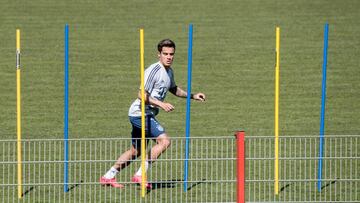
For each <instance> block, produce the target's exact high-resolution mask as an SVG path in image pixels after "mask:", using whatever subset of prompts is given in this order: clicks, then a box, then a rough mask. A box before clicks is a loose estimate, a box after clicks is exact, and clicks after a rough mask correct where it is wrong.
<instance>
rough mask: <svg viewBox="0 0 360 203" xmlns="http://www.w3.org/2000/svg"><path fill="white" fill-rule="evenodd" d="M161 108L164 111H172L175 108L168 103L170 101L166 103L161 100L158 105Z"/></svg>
mask: <svg viewBox="0 0 360 203" xmlns="http://www.w3.org/2000/svg"><path fill="white" fill-rule="evenodd" d="M159 106H160V107H161V108H162V109H164V111H166V112H170V111H173V110H174V109H175V107H174V106H173V105H172V104H170V103H166V102H162V104H161V105H159Z"/></svg>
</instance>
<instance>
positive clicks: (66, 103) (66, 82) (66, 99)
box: [64, 24, 69, 192]
mask: <svg viewBox="0 0 360 203" xmlns="http://www.w3.org/2000/svg"><path fill="white" fill-rule="evenodd" d="M64 54H65V63H64V69H65V74H64V75H65V76H64V91H65V92H64V192H68V161H69V148H68V138H69V136H68V133H69V25H68V24H66V25H65V53H64Z"/></svg>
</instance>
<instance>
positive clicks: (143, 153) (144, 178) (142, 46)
mask: <svg viewBox="0 0 360 203" xmlns="http://www.w3.org/2000/svg"><path fill="white" fill-rule="evenodd" d="M140 75H141V76H140V77H141V86H140V87H141V88H140V89H141V196H142V197H145V182H146V176H145V89H144V88H145V87H144V29H140Z"/></svg>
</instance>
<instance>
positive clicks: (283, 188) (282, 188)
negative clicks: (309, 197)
mask: <svg viewBox="0 0 360 203" xmlns="http://www.w3.org/2000/svg"><path fill="white" fill-rule="evenodd" d="M292 184H293V183H288V184H286V185H284V186H283V187H281V188H280V192H282V191H284V190H285V189H286V188H288V187H290V186H291V185H292Z"/></svg>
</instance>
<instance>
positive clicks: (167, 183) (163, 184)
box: [147, 179, 206, 193]
mask: <svg viewBox="0 0 360 203" xmlns="http://www.w3.org/2000/svg"><path fill="white" fill-rule="evenodd" d="M205 180H206V179H203V180H201V181H198V182H195V183H193V184H192V185H190V186H189V187H188V188H187V191H189V190H191V189H192V188H194V187H196V186H198V185H200V184H201V183H205ZM182 184H184V180H182V179H172V180H164V181H158V182H151V186H152V188H151V189H148V190H147V193H150V192H151V191H152V190H157V189H162V188H175V187H177V186H179V185H182Z"/></svg>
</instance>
